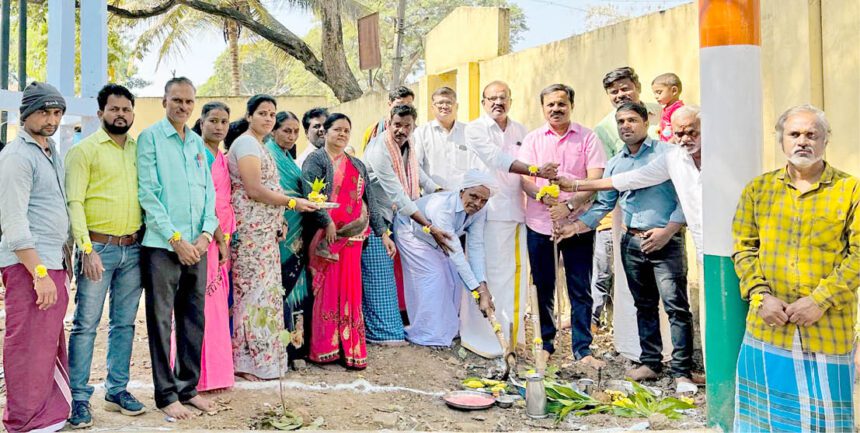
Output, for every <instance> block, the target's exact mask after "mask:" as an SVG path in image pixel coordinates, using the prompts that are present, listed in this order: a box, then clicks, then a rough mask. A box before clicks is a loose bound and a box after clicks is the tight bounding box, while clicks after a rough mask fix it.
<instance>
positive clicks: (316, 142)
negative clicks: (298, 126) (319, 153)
mask: <svg viewBox="0 0 860 433" xmlns="http://www.w3.org/2000/svg"><path fill="white" fill-rule="evenodd" d="M326 117H328V110H326V109H325V108H321V107H316V108H311V109H310V110H308V111H305V114H304V115H303V116H302V126H303V127H304V128H305V137H307V138H308V147H306V148H305V150H303V151H302V154H301V155H299V157H298V158H296V165H298V166H299V168H302V164H304V163H305V159H306V158H307V157H308V155H310V154H311V153H312V152H313V151H315V150H317V149H322V147H323V146H324V145H325V129H323V123H325V118H326Z"/></svg>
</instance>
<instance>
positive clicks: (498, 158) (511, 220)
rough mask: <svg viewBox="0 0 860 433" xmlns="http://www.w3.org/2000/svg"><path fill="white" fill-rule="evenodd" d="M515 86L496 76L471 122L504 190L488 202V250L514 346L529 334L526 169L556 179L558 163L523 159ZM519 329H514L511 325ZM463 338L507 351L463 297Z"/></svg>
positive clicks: (485, 350)
mask: <svg viewBox="0 0 860 433" xmlns="http://www.w3.org/2000/svg"><path fill="white" fill-rule="evenodd" d="M511 101H512V100H511V88H510V87H508V85H507V84H505V83H504V82H501V81H493V82H491V83H490V84H487V86H486V87H485V88H484V91H483V93H482V97H481V103H482V104H483V106H484V114H483V115H482V116H481V117H479V118H477V119H475V120H474V121H472V122H470V123H469V124H468V125H466V131H465V132H466V146H467V147H468V148H469V149H470V150H471V151H473V152H474V153H475V155H476V156H477V157H478V158H479V159H480V160H481V162H482V163H483V165H485V166H486V170H487V171H488V172H489V173H492V174H493V175H495V177H496V184H497V186H498V189H499V190H498V193H497V194H494V195H493V197H491V198H490V201H489V202H488V203H487V224H486V226H485V229H484V250H485V251H486V260H487V269H486V276H487V288H488V289H489V290H490V293H491V294H492V296H493V303H494V304H495V307H496V318H497V319H499V323H500V324H501V325H502V331H503V332H504V333H505V336H506V337H507V338H509V342H510V343H511V344H510V346H509V347H516V344H517V343H518V342H523V340H524V339H525V327H524V326H523V323H522V316H523V313H524V312H525V310H526V309H525V305H526V304H525V302H526V292H527V289H528V267H527V257H528V256H527V255H526V254H527V253H526V227H525V220H526V206H525V194H524V193H523V190H522V185H521V183H520V175H531V176H537V177H541V178H545V179H555V177H556V176H557V175H558V164H557V163H547V164H545V165H543V166H541V167H537V166H529V165H528V164H526V163H524V162H522V161H520V160H519V159H517V154H518V153H519V150H520V147H521V146H522V142H523V138H524V137H525V136H526V134H527V133H528V130H526V127H525V126H523V125H522V124H521V123H519V122H515V121H514V120H513V119H511V118H510V117H509V116H508V111H509V110H510V109H511ZM511 329H513V333H511V332H510V330H511ZM460 340H461V343H462V345H463V347H465V348H467V349H469V350H471V351H473V352H475V353H477V354H479V355H481V356H484V357H488V358H491V357H496V356H499V355H502V353H501V350H500V349H499V343H498V341H497V340H496V337H495V334H494V332H493V328H492V327H491V326H490V325H489V323H487V320H486V319H484V317H483V315H482V314H481V312H480V311H478V308H477V305H475V303H474V302H471V301H469V302H463V303H461V309H460Z"/></svg>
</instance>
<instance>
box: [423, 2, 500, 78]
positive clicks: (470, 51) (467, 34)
mask: <svg viewBox="0 0 860 433" xmlns="http://www.w3.org/2000/svg"><path fill="white" fill-rule="evenodd" d="M509 22H510V19H509V14H508V10H507V9H501V8H490V7H459V8H457V9H456V10H454V12H452V13H451V14H449V15H448V16H447V17H445V18H444V19H443V20H442V21H441V22H439V24H437V25H436V27H434V28H433V29H432V30H431V31H430V32H429V33H427V36H426V37H425V41H424V46H425V49H424V64H425V69H426V71H427V73H428V74H439V73H442V72H445V71H448V70H450V69H452V68H454V67H456V66H458V65H460V64H463V63H468V62H475V61H479V60H484V59H492V58H495V57H498V56H501V55H504V54H507V53H508V52H509V51H510V30H509V26H510V24H509Z"/></svg>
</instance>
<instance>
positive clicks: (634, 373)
mask: <svg viewBox="0 0 860 433" xmlns="http://www.w3.org/2000/svg"><path fill="white" fill-rule="evenodd" d="M627 377H628V378H630V379H632V380H634V381H636V382H641V381H643V380H652V379H657V378H658V377H660V374H659V373H657V372H656V371H654V370H652V369H651V368H650V367H648V366H647V365H644V364H643V365H640V366H638V367H636V368H634V369H632V370H628V371H627Z"/></svg>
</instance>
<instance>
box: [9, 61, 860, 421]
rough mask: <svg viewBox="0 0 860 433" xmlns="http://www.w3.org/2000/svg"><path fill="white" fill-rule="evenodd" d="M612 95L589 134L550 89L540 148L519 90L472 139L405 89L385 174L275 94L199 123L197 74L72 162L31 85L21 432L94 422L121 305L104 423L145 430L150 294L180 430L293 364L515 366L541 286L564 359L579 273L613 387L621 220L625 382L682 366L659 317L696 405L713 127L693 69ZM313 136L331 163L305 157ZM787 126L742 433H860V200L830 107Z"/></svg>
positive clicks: (589, 326)
mask: <svg viewBox="0 0 860 433" xmlns="http://www.w3.org/2000/svg"><path fill="white" fill-rule="evenodd" d="M602 84H603V88H604V90H605V91H606V94H607V96H608V98H609V101H610V102H611V104H612V106H613V110H612V111H611V112H610V113H608V114H607V116H606V117H605V118H604V119H603V120H601V121H600V122H599V123H598V124H597V125H595V127H594V129H593V130H592V129H589V128H587V127H585V126H583V125H580V124H578V123H576V122H574V121H573V120H572V113H573V109H574V99H575V98H574V97H575V92H574V90H573V89H572V88H571V87H569V86H567V85H564V84H553V85H550V86H547V87H546V88H544V89H543V90H542V91H541V92H540V94H539V95H537V97H539V98H540V103H541V107H542V110H543V114H544V118H545V120H546V122H545V123H544V124H543V125H541V126H540V127H538V128H536V129H534V130H532V131H528V130H527V128H526V127H525V126H523V125H522V124H520V123H518V122H516V121H515V120H513V119H511V118H510V117H509V115H508V112H509V110H510V108H511V104H512V102H513V99H512V94H511V89H510V87H509V86H508V85H507V84H506V83H504V82H501V81H493V82H490V83H489V84H487V85H486V86H485V87H484V89H483V91H482V94H481V101H482V105H483V108H484V113H483V114H482V115H481V116H480V117H478V118H477V119H475V120H473V121H471V122H469V123H464V122H460V121H458V120H457V111H458V110H457V108H458V106H457V94H456V92H455V91H454V90H453V89H451V88H448V87H441V88H439V89H436V90H435V91H434V92H433V94H432V96H431V98H432V100H431V101H430V106H431V110H432V113H433V116H434V119H433V120H432V121H430V122H428V123H426V124H423V125H420V126H417V124H418V120H419V119H418V113H417V111H416V109H415V108H414V107H413V105H412V103H413V102H414V99H415V95H414V94H413V93H412V92H411V91H410V90H409V89H408V88H406V87H399V88H397V89H395V90H393V91H392V92H391V93H390V95H389V111H388V112H387V113H386V114H385V116H383V118H382V119H380V121H379V122H377V123H375V124H374V125H371V126H370V127H369V128H368V129H367V130H366V132H365V133H364V135H363V137H362V140H361V147H360V149H359V150H360V151H361V154H362V155H361V158H359V157H357V156H356V152H355V149H353V148H352V147H351V146H349V142H350V137H351V132H352V123H351V120H350V119H349V117H347V116H346V115H344V114H341V113H329V112H328V111H327V110H325V109H324V108H314V109H312V110H309V111H308V112H306V113H304V114H303V116H302V117H301V119H300V118H299V117H298V116H296V115H295V114H293V113H291V112H289V111H278V107H277V101H276V100H275V99H274V98H273V97H271V96H268V95H255V96H253V97H251V98H250V99H249V100H248V102H247V107H246V108H247V109H246V112H245V113H243V115H242V116H234V115H233V114H231V112H230V108H229V107H228V106H227V105H226V104H224V103H221V102H210V103H207V104H205V105H204V106H203V108H202V110H201V116H200V118H199V119H197V120H196V122H195V124H194V127H193V128H189V127H188V125H187V124H188V123H189V122H190V121H191V120H192V119H190V115H191V113H192V111H193V108H194V105H195V99H196V98H195V96H196V90H195V87H194V85H193V84H192V82H191V81H189V80H188V79H187V78H183V77H178V78H173V79H171V80H169V81H168V82H167V84H166V85H165V88H164V99H163V106H164V108H165V117H164V118H163V119H162V120H160V121H159V122H157V123H155V124H154V125H151V126H149V127H148V128H146V129H145V130H144V131H143V132H142V133H141V134H140V135H139V137H137V139H135V138H133V137H131V136H130V135H129V134H128V132H129V129H130V128H131V126H132V124H133V122H134V101H135V98H134V95H132V93H131V92H130V91H129V90H128V89H126V88H124V87H122V86H119V85H115V84H108V85H106V86H105V87H104V88H103V89H102V90H101V91H100V92H99V95H98V98H97V101H98V107H99V111H98V116H99V119H100V120H101V128H100V129H99V130H98V131H97V132H96V133H94V134H92V135H90V136H88V137H86V138H84V139H83V140H82V141H81V142H79V143H77V144H76V145H75V146H73V147H72V148H71V149H70V150H69V151H68V153H67V154H66V155H65V159H64V160H63V158H61V155H60V154H58V153H57V147H56V143H55V142H54V141H53V139H51V136H52V135H53V134H54V133H55V132H56V129H57V127H58V124H59V120H60V118H61V117H62V116H63V113H64V111H65V101H64V100H63V98H62V96H61V95H60V94H59V93H58V92H57V91H56V89H54V88H53V87H51V86H50V85H48V84H45V83H38V82H34V83H32V84H31V85H30V86H28V87H27V88H26V89H25V91H24V95H23V100H22V105H21V110H20V111H21V116H20V118H21V127H20V129H19V133H18V136H17V138H16V139H15V140H14V141H12V142H11V143H10V144H9V145H8V146H6V148H5V149H4V150H3V151H2V152H0V183H2V184H3V185H4V188H3V189H0V227H2V238H0V272H2V278H3V282H4V284H5V286H6V288H7V292H6V311H7V316H6V339H5V343H4V348H3V351H4V353H3V355H4V356H3V358H4V368H5V380H6V386H7V405H6V413H5V415H4V425H5V426H6V429H7V430H9V431H15V432H17V431H30V430H36V429H45V430H46V431H49V430H56V429H59V428H61V427H62V426H63V425H64V424H65V423H66V422H67V420H68V422H69V424H71V426H72V427H73V428H82V427H87V426H90V425H92V410H91V407H90V405H89V400H90V398H91V396H92V393H93V387H92V386H91V385H90V384H89V379H90V367H91V364H92V358H93V357H92V354H93V345H94V341H95V337H96V330H97V326H98V323H99V320H100V318H101V315H102V311H103V307H104V303H105V298H106V297H107V296H108V294H110V304H109V316H110V323H109V328H110V330H109V335H108V350H107V359H106V362H107V376H106V378H105V402H106V403H105V408H106V409H107V410H111V411H117V412H121V413H122V414H125V415H130V416H133V415H138V414H140V413H143V412H144V411H145V407H144V405H143V404H142V403H141V402H140V401H138V400H137V399H136V398H135V397H134V396H133V395H132V394H131V393H129V392H128V390H127V389H126V388H127V385H128V381H129V365H130V359H131V352H132V345H133V341H134V327H135V316H136V314H137V311H138V306H139V299H140V296H141V291H143V292H144V293H145V311H146V326H147V333H148V336H149V338H148V341H149V351H150V356H151V359H152V377H153V384H154V389H155V402H156V406H157V407H158V408H159V409H160V410H162V411H163V412H164V413H165V414H166V415H168V416H170V417H174V418H177V419H186V418H189V417H191V416H192V413H191V411H189V410H188V409H187V408H186V407H185V405H190V406H193V407H196V408H198V409H200V410H203V411H209V410H210V409H211V408H212V403H211V402H210V401H209V400H208V399H206V398H205V397H203V396H201V395H199V394H198V391H217V390H223V389H226V388H229V387H231V386H233V384H234V380H235V379H234V377H236V376H238V377H241V378H243V379H245V380H248V381H260V380H270V379H277V378H280V377H282V376H283V375H284V374H285V373H286V371H287V369H288V366H289V365H290V363H292V362H294V361H295V360H297V359H302V358H306V359H308V360H310V361H312V362H315V363H328V362H336V361H337V362H340V363H341V364H343V365H344V366H346V367H347V368H351V369H363V368H365V367H366V366H367V362H368V357H367V348H366V344H367V343H372V344H373V343H376V344H382V345H402V344H407V342H410V343H412V344H417V345H423V346H431V347H441V348H444V347H450V345H451V344H452V342H453V340H454V339H455V338H458V337H459V339H460V342H461V344H462V345H463V347H465V348H467V349H469V350H471V351H473V352H475V353H477V354H479V355H482V356H485V357H489V358H492V357H497V356H500V355H503V352H502V348H501V346H500V345H499V342H498V339H497V337H496V333H497V332H501V333H502V334H503V335H504V338H505V339H507V341H508V343H509V344H510V346H511V347H516V346H517V344H519V343H523V342H524V338H525V326H523V323H522V321H523V315H524V313H525V311H526V296H527V291H528V287H529V284H530V282H531V283H532V284H534V286H535V289H536V292H537V302H538V306H537V309H538V311H537V314H538V315H539V319H540V324H541V326H540V329H539V330H538V332H539V335H536V336H535V341H537V342H539V343H540V344H541V345H542V348H543V353H542V356H544V357H546V358H547V359H548V358H549V357H550V356H552V354H553V353H554V352H555V348H556V345H557V340H556V337H557V333H558V331H559V329H558V328H559V326H561V320H559V319H560V318H559V317H557V316H556V314H555V313H556V306H555V305H554V302H555V300H556V293H555V287H556V281H555V278H556V277H557V274H556V265H557V261H558V259H559V258H558V257H557V256H556V255H555V254H557V253H560V255H561V258H562V259H563V264H564V269H565V280H566V287H567V295H568V297H569V299H570V304H571V308H570V318H569V319H570V326H571V339H572V351H573V356H574V358H575V360H576V361H577V362H578V363H581V364H582V365H583V366H586V367H590V368H595V369H600V368H602V367H603V366H604V365H605V362H604V361H603V360H601V359H600V358H599V357H597V356H595V354H594V353H593V352H592V349H591V343H592V338H593V335H592V333H593V329H594V328H595V327H596V326H598V325H599V323H600V320H601V316H602V311H603V308H604V306H605V305H606V303H607V302H608V299H610V298H611V294H612V291H611V287H612V274H613V271H612V261H613V253H612V236H611V227H612V218H613V217H614V218H619V219H620V221H618V222H616V224H618V223H620V224H619V225H620V226H621V227H622V231H623V233H622V235H621V242H620V248H621V251H620V256H621V262H622V265H623V272H624V273H625V275H626V277H627V281H628V285H629V288H630V292H631V295H632V296H633V299H634V304H635V307H636V324H637V329H638V333H639V342H640V346H641V349H642V350H641V356H640V358H639V359H638V360H637V361H638V362H637V365H636V366H635V368H633V369H631V370H630V371H628V372H627V375H628V376H629V377H630V378H632V379H635V380H648V379H655V378H658V377H659V376H660V374H661V373H662V371H663V368H664V366H663V362H662V339H661V335H660V325H659V318H658V311H659V304H660V302H661V301H662V304H663V306H664V309H665V311H666V313H667V315H668V317H669V323H670V329H671V341H672V346H673V352H672V360H671V362H670V363H669V374H670V375H671V376H672V377H673V378H674V380H675V383H676V385H677V386H678V389H679V390H680V391H683V390H686V389H690V387H693V389H695V386H694V385H693V376H692V354H693V332H694V330H693V312H692V311H691V306H690V301H689V298H688V291H687V263H686V253H685V243H684V239H683V234H684V230H685V227H686V229H687V230H688V231H689V232H690V233H691V235H692V238H693V241H694V244H695V246H696V250H697V255H696V256H697V259H698V261H699V264H700V265H701V262H702V198H701V196H702V191H701V177H700V175H701V169H702V159H701V116H700V112H699V109H698V108H697V107H696V106H692V105H684V104H683V102H681V101H680V99H679V96H680V93H681V81H680V79H679V78H678V77H677V76H676V75H675V74H671V73H669V74H663V75H660V76H658V77H657V78H655V79H654V81H653V82H652V90H653V91H654V95H655V98H656V99H657V101H658V103H659V104H660V105H662V107H660V106H656V105H654V104H648V103H644V102H643V101H642V100H641V99H640V93H641V91H642V89H641V83H640V81H639V78H638V76H637V74H636V72H635V71H634V70H633V69H632V68H630V67H623V68H617V69H614V70H612V71H609V72H608V73H607V74H606V75H605V77H604V79H603V83H602ZM231 116H233V117H240V119H239V120H236V121H232V122H231ZM302 129H303V130H304V132H305V135H306V137H307V139H308V142H309V145H308V147H307V149H306V150H305V151H304V152H303V153H302V154H301V155H299V156H298V157H297V156H296V147H295V146H296V141H297V140H298V138H299V135H300V134H301V132H302ZM776 129H777V131H776V132H777V140H778V142H779V143H780V144H781V146H782V149H783V150H784V152H785V154H786V156H787V157H788V163H787V165H786V167H785V168H783V169H780V170H777V171H775V172H772V173H768V174H765V175H763V176H762V177H760V178H757V179H755V180H754V181H753V182H751V183H750V185H749V186H748V187H747V188H746V189H745V191H744V194H743V195H742V197H741V201H740V204H739V206H738V212H737V216H736V218H735V224H734V227H733V231H734V235H735V239H736V253H735V256H734V259H735V264H736V269H737V272H738V275H739V277H740V279H741V294H742V296H743V297H744V299H747V300H749V301H750V303H751V308H750V313H749V315H748V316H747V334H746V337H745V340H744V343H743V346H742V348H741V355H740V359H739V362H738V384H737V387H738V393H737V402H736V421H735V422H736V426H738V428H740V429H741V430H743V431H748V430H755V431H759V430H763V431H768V430H770V429H777V430H784V429H786V430H796V429H807V428H808V429H823V430H826V431H842V430H841V429H844V431H850V428H851V423H852V418H853V414H852V406H851V380H842V378H853V377H854V364H852V356H853V352H852V351H853V350H854V344H853V338H854V333H853V328H854V325H855V314H856V303H857V297H856V287H857V285H858V273H860V262H858V259H860V257H858V254H860V253H858V252H857V251H856V248H857V247H856V245H857V243H858V242H860V240H858V239H860V238H858V236H860V234H858V229H860V226H858V225H857V224H860V223H855V209H856V205H857V203H858V201H860V190H858V187H857V181H856V179H855V178H853V177H851V176H849V175H847V174H845V173H843V172H840V171H838V170H836V169H834V168H832V167H831V166H830V165H828V164H827V163H825V162H824V161H823V159H822V156H823V153H824V148H825V146H826V144H827V140H828V138H829V126H828V124H827V121H826V118H825V116H824V113H823V112H821V111H820V110H818V109H817V108H814V107H811V106H798V107H794V108H792V109H789V110H788V111H786V112H785V113H784V114H783V115H782V116H781V117H780V119H779V121H778V123H777V128H776ZM594 191H600V193H598V194H596V195H595V194H594ZM616 208H619V210H618V211H617V212H615V213H614V215H613V214H611V213H612V211H613V209H616ZM857 221H860V219H857ZM73 251H77V253H76V254H73ZM556 251H557V253H556ZM526 259H527V260H526ZM700 269H701V266H700ZM529 270H530V272H529ZM72 278H74V279H75V281H76V285H77V290H76V292H75V303H76V306H75V311H74V322H73V327H72V331H71V334H70V336H69V341H68V352H67V350H66V340H65V334H64V329H63V323H62V320H63V317H64V315H65V311H66V308H67V304H68V302H69V293H70V289H69V287H70V281H71V279H72ZM487 316H491V317H494V318H495V319H497V323H496V324H495V325H493V324H491V323H490V322H489V321H488V320H487V319H486V317H487ZM67 353H68V355H67ZM798 366H800V367H798ZM834 376H836V377H835V378H834ZM786 378H794V380H786ZM772 392H778V393H779V395H780V396H781V397H780V399H779V401H776V400H773V399H770V398H769V397H768V396H769V395H771V393H772ZM786 407H790V408H794V409H796V412H797V413H796V414H789V413H786V412H785V408H786ZM804 414H805V415H804ZM828 429H829V430H828Z"/></svg>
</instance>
